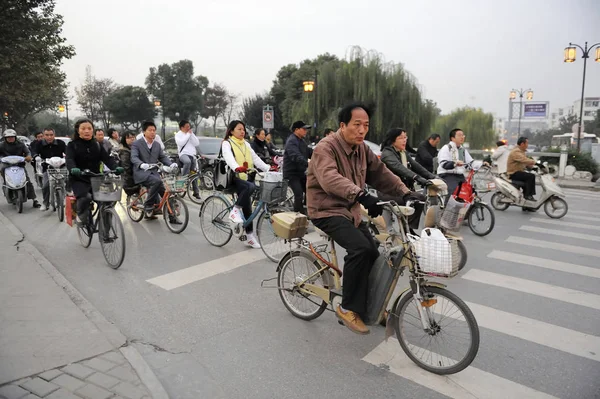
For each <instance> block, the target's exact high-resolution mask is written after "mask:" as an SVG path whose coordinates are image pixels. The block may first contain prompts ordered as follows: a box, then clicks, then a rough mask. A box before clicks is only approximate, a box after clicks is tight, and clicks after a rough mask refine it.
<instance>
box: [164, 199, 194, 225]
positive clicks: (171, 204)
mask: <svg viewBox="0 0 600 399" xmlns="http://www.w3.org/2000/svg"><path fill="white" fill-rule="evenodd" d="M169 208H171V212H169ZM163 218H164V219H165V224H166V225H167V228H168V229H169V230H171V232H172V233H175V234H179V233H181V232H183V231H184V230H185V228H186V227H187V225H188V222H189V221H190V214H189V212H188V207H187V205H186V204H185V202H184V201H183V200H182V199H181V198H178V197H177V196H172V197H170V198H169V199H168V200H167V201H165V204H164V205H163ZM176 221H177V222H179V224H178V223H177V222H176Z"/></svg>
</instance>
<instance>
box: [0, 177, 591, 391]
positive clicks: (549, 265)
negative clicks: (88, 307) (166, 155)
mask: <svg viewBox="0 0 600 399" xmlns="http://www.w3.org/2000/svg"><path fill="white" fill-rule="evenodd" d="M566 193H567V202H568V204H569V213H568V214H567V216H566V217H564V218H563V219H560V220H554V219H550V218H549V217H548V216H546V215H545V213H544V212H543V210H539V211H538V212H536V213H523V212H522V211H521V210H520V209H517V208H509V209H508V210H506V211H504V212H498V211H496V225H495V228H494V231H493V232H492V233H491V234H490V235H488V236H486V237H483V238H482V237H477V236H475V235H473V234H472V233H471V232H470V231H469V230H468V228H466V227H465V228H463V232H464V237H465V243H466V246H467V249H468V255H469V260H468V263H467V266H466V267H465V269H464V270H463V271H462V272H461V274H459V276H457V277H455V278H453V279H451V280H450V281H445V282H446V283H447V284H448V287H449V289H450V290H451V291H453V292H454V293H455V294H457V295H458V296H459V297H461V298H462V299H463V300H465V301H466V302H467V303H468V305H469V306H470V307H471V309H472V310H473V312H474V314H475V316H476V318H477V321H478V323H479V326H480V330H481V343H480V349H479V353H478V355H477V358H476V359H475V361H474V362H473V364H472V365H471V367H469V368H467V369H466V370H464V371H463V372H461V373H458V374H456V375H453V376H448V377H440V376H436V375H433V374H430V373H428V372H426V371H423V370H421V369H419V368H418V367H416V366H415V365H414V364H412V362H411V361H410V360H408V359H407V358H406V356H405V355H404V353H403V352H402V350H401V348H400V346H399V344H398V341H397V340H396V339H395V338H394V337H392V338H390V339H389V340H388V341H387V342H386V341H385V337H384V328H383V327H372V329H371V334H370V335H368V336H358V335H355V334H353V333H351V332H350V331H349V330H347V329H346V328H345V327H343V326H340V325H339V324H338V323H337V321H336V319H335V316H334V315H333V313H331V312H325V313H324V314H323V315H322V316H321V317H320V318H318V319H316V320H314V321H312V322H306V321H302V320H300V319H297V318H294V317H293V316H292V315H291V314H290V313H289V312H288V311H287V310H286V309H285V307H284V306H283V304H282V302H281V300H280V298H279V295H278V293H277V291H276V290H274V289H266V288H261V281H262V280H263V279H268V278H273V277H275V276H276V272H275V267H276V265H275V264H274V263H271V262H270V261H268V260H267V259H266V258H264V256H263V255H262V251H260V250H253V249H249V248H248V247H246V246H244V245H243V244H242V243H240V242H239V241H236V240H235V239H232V240H231V242H230V243H229V244H227V245H226V246H225V247H222V248H216V247H213V246H211V245H210V244H208V243H207V242H206V240H205V239H204V237H203V236H202V233H201V230H200V227H199V218H198V211H199V208H198V207H197V206H196V205H193V204H190V203H188V205H189V209H190V213H191V220H190V224H189V226H188V228H187V230H186V231H185V232H184V233H182V234H180V235H175V234H172V233H170V232H169V231H168V230H167V228H166V226H165V224H164V222H163V221H162V219H158V220H155V221H142V222H141V223H133V222H131V221H130V220H129V219H128V217H127V215H126V213H125V210H124V208H123V207H122V206H118V207H117V210H118V212H119V214H120V215H121V219H122V221H123V224H124V227H125V232H126V240H127V253H126V259H125V262H124V264H123V266H121V268H120V269H119V270H116V271H115V270H112V269H111V268H110V267H108V266H107V265H106V264H105V262H104V258H103V256H102V253H101V250H100V246H99V243H98V241H97V239H94V241H93V242H92V245H91V247H90V248H88V249H84V248H82V247H81V246H80V244H79V241H78V238H77V232H76V229H75V228H70V227H69V226H68V225H66V224H65V223H62V224H61V223H59V222H58V219H57V218H56V215H54V214H53V213H52V212H41V211H39V210H37V209H33V208H32V207H31V203H28V204H27V205H26V207H25V208H26V209H25V211H24V213H23V214H17V213H16V211H15V210H14V209H13V208H11V206H9V205H7V204H6V202H5V201H3V200H0V201H1V202H2V203H1V204H0V211H1V212H2V213H3V214H4V215H5V216H7V217H8V218H9V219H10V220H11V221H12V222H13V223H15V224H16V225H17V227H18V228H19V229H20V230H21V231H23V232H24V233H25V234H26V237H27V239H28V240H29V242H31V243H32V244H34V245H35V246H36V248H37V249H38V250H39V251H40V252H41V253H42V254H43V255H44V256H45V257H46V258H48V259H49V260H50V262H52V264H54V266H55V267H56V268H57V269H58V270H59V271H60V272H61V273H62V274H63V275H64V276H65V277H66V278H67V280H69V281H70V282H71V283H72V284H73V285H74V286H75V287H76V288H77V289H78V290H79V291H80V292H81V293H82V294H83V296H85V297H86V298H87V299H88V300H89V301H90V302H91V303H93V304H94V305H95V307H96V308H97V309H98V310H99V311H100V312H101V313H102V314H103V315H104V316H105V317H106V318H107V319H108V320H110V321H111V322H113V323H115V324H116V326H118V327H119V328H120V330H121V331H122V332H123V334H124V335H125V336H126V337H127V339H128V341H129V342H130V343H131V344H132V345H133V346H135V347H136V348H137V349H138V350H139V352H140V353H141V354H142V356H143V357H144V359H145V360H146V362H147V363H148V364H149V365H150V366H151V368H152V370H153V371H154V373H155V374H156V376H157V377H158V378H159V379H160V381H161V382H162V384H163V385H164V387H165V388H166V390H167V392H168V393H169V395H170V396H171V397H173V398H200V397H206V398H281V397H285V398H305V397H315V398H325V397H327V398H366V397H368V398H415V397H422V398H432V399H433V398H444V397H453V398H552V397H557V398H573V399H575V398H577V399H582V398H597V397H600V382H599V381H600V380H599V379H598V376H599V375H600V285H599V284H598V282H599V281H600V261H599V260H600V245H598V242H599V241H600V211H599V207H600V193H598V192H591V191H580V190H574V189H566ZM487 199H488V200H489V196H488V197H487ZM442 282H444V281H442ZM399 284H400V285H402V286H404V285H406V284H407V281H406V278H403V279H402V280H401V281H400V283H399Z"/></svg>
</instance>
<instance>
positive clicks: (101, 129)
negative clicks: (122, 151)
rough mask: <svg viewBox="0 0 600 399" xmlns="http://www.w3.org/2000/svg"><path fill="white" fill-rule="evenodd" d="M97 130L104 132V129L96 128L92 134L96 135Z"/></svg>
mask: <svg viewBox="0 0 600 399" xmlns="http://www.w3.org/2000/svg"><path fill="white" fill-rule="evenodd" d="M98 132H102V133H104V129H96V130H94V136H95V135H96V133H98Z"/></svg>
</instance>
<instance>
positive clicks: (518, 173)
mask: <svg viewBox="0 0 600 399" xmlns="http://www.w3.org/2000/svg"><path fill="white" fill-rule="evenodd" d="M528 146H529V140H527V138H526V137H519V139H518V140H517V146H516V147H515V148H513V149H512V151H511V152H510V154H509V155H508V160H507V161H506V174H507V175H508V177H509V178H510V179H511V180H515V181H520V182H523V183H525V187H523V196H524V197H525V199H526V200H528V201H535V198H533V196H534V195H535V175H534V174H532V173H527V172H525V169H528V168H531V167H533V166H534V165H535V160H533V159H531V158H529V157H528V156H527V155H525V151H526V150H527V147H528ZM523 209H525V208H523Z"/></svg>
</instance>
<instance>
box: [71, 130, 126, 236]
mask: <svg viewBox="0 0 600 399" xmlns="http://www.w3.org/2000/svg"><path fill="white" fill-rule="evenodd" d="M102 163H104V164H106V166H108V167H109V168H110V170H114V171H115V174H117V175H118V174H121V173H123V168H121V167H118V166H117V162H116V161H115V160H114V159H112V158H111V157H110V156H109V154H108V153H107V152H106V150H105V149H104V147H103V146H102V145H100V143H98V142H97V141H96V139H94V124H93V123H92V121H91V120H89V119H80V120H78V121H77V122H76V123H75V134H74V135H73V141H71V142H69V144H68V145H67V169H68V170H69V173H70V182H71V188H72V189H73V194H75V198H77V216H78V218H79V223H80V224H81V225H85V224H86V223H88V217H89V212H88V209H89V206H90V203H91V202H92V184H91V182H90V178H89V176H81V172H82V171H84V170H86V169H89V171H90V172H92V173H100V165H101V164H102Z"/></svg>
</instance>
